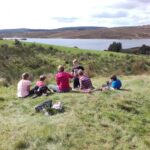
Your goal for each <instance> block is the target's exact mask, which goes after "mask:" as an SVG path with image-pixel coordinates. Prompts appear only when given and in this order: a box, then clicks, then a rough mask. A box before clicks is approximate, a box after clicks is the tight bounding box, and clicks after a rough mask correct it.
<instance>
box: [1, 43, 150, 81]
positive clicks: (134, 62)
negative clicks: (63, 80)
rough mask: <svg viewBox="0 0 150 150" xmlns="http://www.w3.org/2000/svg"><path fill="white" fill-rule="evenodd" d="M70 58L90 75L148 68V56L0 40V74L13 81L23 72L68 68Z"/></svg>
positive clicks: (127, 72) (141, 71)
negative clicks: (61, 66) (62, 66)
mask: <svg viewBox="0 0 150 150" xmlns="http://www.w3.org/2000/svg"><path fill="white" fill-rule="evenodd" d="M74 58H77V59H79V61H80V63H81V64H82V65H83V66H84V67H85V69H86V71H87V72H88V73H89V75H90V76H91V77H93V76H97V75H102V76H109V75H110V74H112V73H116V74H121V75H130V74H142V73H146V72H149V71H150V58H149V57H148V56H137V55H129V54H121V53H111V52H104V51H103V52H102V51H89V50H80V49H77V48H66V47H59V46H49V45H40V44H34V43H20V42H18V41H16V42H15V41H5V40H0V68H1V69H0V77H1V78H5V79H6V80H7V81H8V82H13V81H16V80H18V78H19V77H20V75H21V74H22V73H23V72H25V71H27V72H30V73H31V74H33V76H39V75H40V74H43V73H55V72H56V68H57V66H58V65H59V64H63V65H64V66H65V68H66V70H68V71H71V67H72V60H73V59H74Z"/></svg>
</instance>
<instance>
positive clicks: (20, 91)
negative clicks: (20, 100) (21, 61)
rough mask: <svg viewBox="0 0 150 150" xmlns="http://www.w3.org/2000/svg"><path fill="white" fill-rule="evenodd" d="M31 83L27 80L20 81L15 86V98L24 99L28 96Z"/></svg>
mask: <svg viewBox="0 0 150 150" xmlns="http://www.w3.org/2000/svg"><path fill="white" fill-rule="evenodd" d="M30 85H31V81H29V80H23V79H22V80H20V81H19V82H18V86H17V96H18V97H25V96H27V95H28V94H29V90H30Z"/></svg>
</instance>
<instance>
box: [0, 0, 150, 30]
mask: <svg viewBox="0 0 150 150" xmlns="http://www.w3.org/2000/svg"><path fill="white" fill-rule="evenodd" d="M0 2H1V8H0V29H15V28H30V29H55V28H62V27H75V26H98V27H118V26H138V25H148V24H150V15H149V14H150V0H1V1H0Z"/></svg>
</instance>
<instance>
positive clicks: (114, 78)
mask: <svg viewBox="0 0 150 150" xmlns="http://www.w3.org/2000/svg"><path fill="white" fill-rule="evenodd" d="M110 79H111V82H110V89H116V90H119V89H120V88H121V86H122V83H121V81H120V80H119V79H118V78H117V76H116V75H112V76H111V77H110Z"/></svg>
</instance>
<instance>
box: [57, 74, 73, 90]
mask: <svg viewBox="0 0 150 150" xmlns="http://www.w3.org/2000/svg"><path fill="white" fill-rule="evenodd" d="M69 78H73V76H72V75H71V74H69V73H67V72H58V73H57V74H56V76H55V79H56V82H57V85H58V88H59V90H60V92H61V91H62V92H63V91H67V90H70V85H69Z"/></svg>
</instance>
